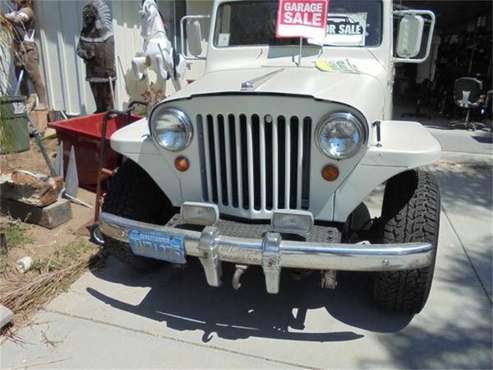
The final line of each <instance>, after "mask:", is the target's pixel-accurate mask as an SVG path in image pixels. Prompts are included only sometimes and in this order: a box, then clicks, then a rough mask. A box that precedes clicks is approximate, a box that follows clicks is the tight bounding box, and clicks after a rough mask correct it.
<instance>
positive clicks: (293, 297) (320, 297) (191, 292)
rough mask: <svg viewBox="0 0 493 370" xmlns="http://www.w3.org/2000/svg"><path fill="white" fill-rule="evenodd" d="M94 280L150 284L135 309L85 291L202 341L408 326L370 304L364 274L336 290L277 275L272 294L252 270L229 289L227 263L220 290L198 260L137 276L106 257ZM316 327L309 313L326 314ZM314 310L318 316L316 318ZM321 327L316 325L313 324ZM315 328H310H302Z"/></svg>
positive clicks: (333, 337)
mask: <svg viewBox="0 0 493 370" xmlns="http://www.w3.org/2000/svg"><path fill="white" fill-rule="evenodd" d="M92 273H93V274H95V275H96V276H97V277H99V278H101V279H103V280H107V281H111V282H117V283H120V284H123V285H128V286H132V285H133V286H145V287H150V288H151V289H150V291H149V292H148V294H147V295H146V297H145V298H144V299H143V300H142V302H141V303H140V304H138V305H132V304H128V303H126V302H123V301H120V300H117V299H114V298H112V297H110V296H108V295H105V294H103V293H101V292H98V291H97V290H95V289H92V288H87V291H88V293H89V294H90V295H92V296H93V297H95V298H96V299H98V300H100V301H102V302H104V303H106V304H108V305H110V306H112V307H114V308H116V309H119V310H123V311H126V312H130V313H133V314H135V315H140V316H143V317H147V318H150V319H152V320H156V321H159V322H164V323H166V325H167V327H168V328H171V329H174V330H178V331H184V330H191V331H193V330H201V331H203V335H202V341H203V342H208V341H210V340H211V339H212V338H213V336H214V333H215V334H216V335H217V336H218V337H220V338H224V339H232V340H235V339H243V338H248V337H263V338H272V339H289V340H298V341H318V342H333V341H351V340H356V339H360V338H362V337H363V335H362V334H361V333H356V332H354V331H336V332H334V331H328V332H326V331H324V326H325V327H326V328H330V327H333V322H332V323H330V320H329V319H330V317H327V320H325V319H324V318H323V315H324V314H326V315H330V316H332V317H333V318H335V319H336V320H339V321H341V322H343V323H346V324H348V325H351V326H353V327H356V328H360V329H364V330H370V331H376V332H382V333H390V332H396V331H399V330H401V329H402V328H404V327H405V326H407V324H408V323H409V322H410V321H411V318H412V316H408V315H399V314H393V313H389V312H384V311H381V310H379V309H378V308H377V307H376V306H374V304H373V303H372V302H371V299H370V292H371V290H370V284H369V275H366V274H339V286H338V289H336V290H328V289H321V288H320V275H319V273H317V272H315V273H312V274H311V275H310V276H309V277H307V278H304V279H302V280H295V279H293V278H292V276H291V275H290V274H289V272H287V271H283V275H282V278H281V291H280V294H278V295H270V294H267V293H266V292H265V282H264V278H263V274H262V272H261V270H260V269H259V268H252V267H251V268H250V269H249V270H248V271H247V272H246V273H245V274H244V275H243V277H242V287H241V288H240V289H239V290H237V291H236V290H234V289H233V288H232V287H231V284H230V281H231V277H232V275H233V266H231V265H229V264H225V265H224V272H223V285H222V286H221V287H219V288H213V287H209V286H208V285H207V283H206V282H205V277H204V272H203V270H202V267H201V265H200V263H199V262H198V261H197V260H196V259H192V260H191V261H190V262H189V264H188V265H187V267H186V268H185V269H176V268H172V267H170V266H166V265H165V266H163V268H161V269H160V270H159V271H156V272H153V273H148V274H146V275H139V274H137V273H135V272H133V271H131V270H130V269H129V268H127V267H126V266H123V265H122V264H121V263H119V262H117V261H115V260H114V259H110V260H109V263H108V264H107V266H106V267H104V268H102V269H99V270H94V271H92ZM324 308H325V310H326V312H327V313H326V312H325V311H324V312H323V314H322V318H320V317H319V316H317V321H316V322H317V325H314V324H313V323H312V322H307V321H309V320H307V313H308V317H309V316H310V312H309V311H311V310H318V309H324ZM316 314H317V315H319V314H320V313H319V312H318V311H317V313H316ZM319 323H320V324H319ZM314 326H316V327H317V329H316V330H315V331H313V330H310V329H308V328H309V327H310V328H311V327H314Z"/></svg>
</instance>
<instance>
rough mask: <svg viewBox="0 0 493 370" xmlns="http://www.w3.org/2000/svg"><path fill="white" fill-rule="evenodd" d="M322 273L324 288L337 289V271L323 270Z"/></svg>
mask: <svg viewBox="0 0 493 370" xmlns="http://www.w3.org/2000/svg"><path fill="white" fill-rule="evenodd" d="M320 273H321V274H322V276H321V280H320V284H321V286H322V288H326V289H335V288H336V287H337V279H336V274H337V271H336V270H323V271H320Z"/></svg>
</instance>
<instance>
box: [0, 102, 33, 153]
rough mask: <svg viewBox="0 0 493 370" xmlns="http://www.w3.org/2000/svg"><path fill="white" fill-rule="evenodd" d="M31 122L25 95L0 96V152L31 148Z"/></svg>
mask: <svg viewBox="0 0 493 370" xmlns="http://www.w3.org/2000/svg"><path fill="white" fill-rule="evenodd" d="M29 148H30V147H29V124H28V120H27V117H26V99H25V98H24V97H23V96H0V154H6V153H19V152H25V151H26V150H29Z"/></svg>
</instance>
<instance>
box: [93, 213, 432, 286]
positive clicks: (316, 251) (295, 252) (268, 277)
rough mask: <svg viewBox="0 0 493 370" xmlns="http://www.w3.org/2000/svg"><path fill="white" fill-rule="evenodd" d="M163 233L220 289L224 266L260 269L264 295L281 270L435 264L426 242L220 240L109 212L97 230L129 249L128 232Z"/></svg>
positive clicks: (212, 231)
mask: <svg viewBox="0 0 493 370" xmlns="http://www.w3.org/2000/svg"><path fill="white" fill-rule="evenodd" d="M136 228H137V229H140V230H148V231H162V232H165V233H168V234H171V235H179V236H182V237H184V241H185V242H184V244H185V251H186V255H188V256H195V257H198V258H199V259H200V262H201V263H202V266H203V267H204V271H205V276H206V279H207V282H208V284H209V285H211V286H215V287H217V286H219V285H220V284H221V275H222V268H221V266H222V262H230V263H234V264H242V265H259V266H262V269H263V271H264V275H265V283H266V288H267V292H269V293H272V294H276V293H278V292H279V283H280V276H281V268H282V267H287V268H297V269H310V270H345V271H395V270H408V269H415V268H421V267H426V266H428V265H429V264H431V262H432V259H433V247H432V245H431V244H430V243H403V244H362V243H359V244H343V243H315V242H303V241H292V240H282V237H281V234H279V233H277V232H267V233H265V234H264V237H263V238H259V239H249V238H237V237H232V236H225V235H220V234H219V232H218V229H217V228H216V227H214V226H206V227H205V228H204V229H203V230H202V231H201V232H200V231H192V230H185V229H180V228H175V227H169V226H159V225H153V224H148V223H143V222H138V221H133V220H130V219H127V218H122V217H119V216H115V215H113V214H109V213H104V212H103V213H102V214H101V218H100V230H101V232H102V234H103V235H104V236H106V237H110V238H112V239H116V240H118V241H121V242H123V243H127V244H128V242H129V241H128V232H129V230H132V229H136Z"/></svg>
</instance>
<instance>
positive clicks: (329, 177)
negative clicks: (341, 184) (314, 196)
mask: <svg viewBox="0 0 493 370" xmlns="http://www.w3.org/2000/svg"><path fill="white" fill-rule="evenodd" d="M322 177H323V178H324V180H326V181H336V180H337V178H338V177H339V169H338V168H337V167H336V166H334V165H333V164H327V165H325V166H324V168H322Z"/></svg>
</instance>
